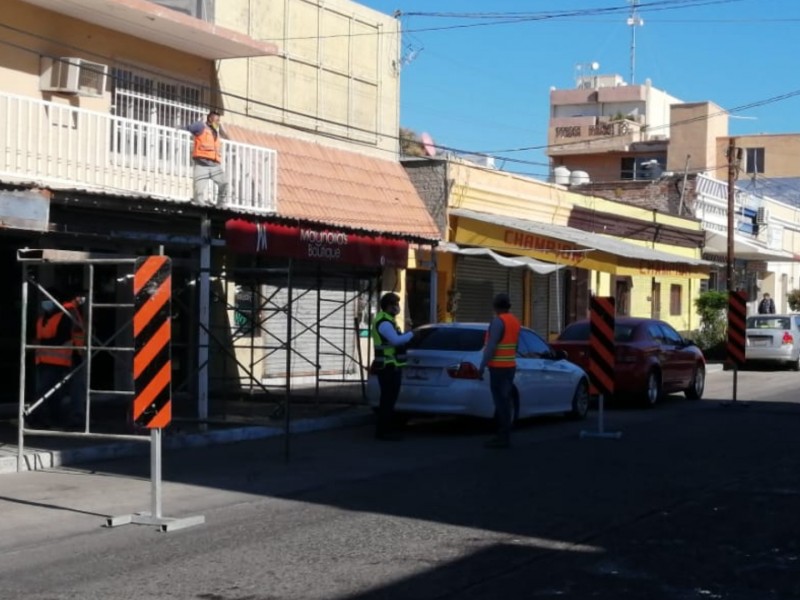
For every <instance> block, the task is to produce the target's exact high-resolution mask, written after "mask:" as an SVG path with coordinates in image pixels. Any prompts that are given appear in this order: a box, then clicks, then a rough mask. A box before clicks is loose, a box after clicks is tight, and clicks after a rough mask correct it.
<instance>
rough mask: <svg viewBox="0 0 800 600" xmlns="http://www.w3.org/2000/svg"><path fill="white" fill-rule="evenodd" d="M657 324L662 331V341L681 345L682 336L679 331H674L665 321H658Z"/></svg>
mask: <svg viewBox="0 0 800 600" xmlns="http://www.w3.org/2000/svg"><path fill="white" fill-rule="evenodd" d="M658 326H659V327H661V330H662V331H663V332H664V341H665V342H666V343H667V344H670V345H672V346H679V347H680V346H683V337H682V336H681V334H680V333H678V332H677V331H675V330H674V329H673V328H672V327H670V326H669V325H667V324H666V323H659V324H658Z"/></svg>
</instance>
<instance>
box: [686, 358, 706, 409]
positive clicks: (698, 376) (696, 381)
mask: <svg viewBox="0 0 800 600" xmlns="http://www.w3.org/2000/svg"><path fill="white" fill-rule="evenodd" d="M705 389H706V368H705V367H704V366H703V365H697V366H696V367H695V369H694V377H692V383H691V384H690V385H689V387H688V388H686V391H685V392H684V394H686V397H687V398H688V399H689V400H700V398H702V397H703V391H704V390H705Z"/></svg>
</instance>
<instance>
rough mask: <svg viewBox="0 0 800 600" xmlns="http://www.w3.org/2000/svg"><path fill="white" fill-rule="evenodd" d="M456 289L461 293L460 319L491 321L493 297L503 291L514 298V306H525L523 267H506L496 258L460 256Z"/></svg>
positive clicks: (458, 316)
mask: <svg viewBox="0 0 800 600" xmlns="http://www.w3.org/2000/svg"><path fill="white" fill-rule="evenodd" d="M457 261H458V263H457V266H456V289H457V290H458V291H459V293H460V294H461V297H460V299H459V301H458V311H457V312H456V320H458V321H462V322H464V321H479V322H487V321H489V320H491V318H492V317H493V316H494V312H493V310H492V300H493V299H494V295H495V294H498V293H500V292H505V293H507V294H508V295H509V296H510V298H511V310H512V312H516V313H517V314H519V311H520V310H522V288H523V279H522V274H523V273H522V269H509V268H507V267H503V266H501V265H499V264H498V263H497V261H495V260H494V259H492V258H488V257H479V256H459V257H458V259H457Z"/></svg>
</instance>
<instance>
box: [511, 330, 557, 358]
mask: <svg viewBox="0 0 800 600" xmlns="http://www.w3.org/2000/svg"><path fill="white" fill-rule="evenodd" d="M549 354H550V346H548V345H547V343H546V342H545V341H544V340H543V339H542V338H540V337H539V336H538V335H537V334H536V333H534V332H533V331H529V330H527V329H522V330H521V331H520V332H519V344H518V345H517V356H520V357H523V358H541V357H542V356H549Z"/></svg>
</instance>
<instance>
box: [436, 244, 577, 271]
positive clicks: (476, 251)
mask: <svg viewBox="0 0 800 600" xmlns="http://www.w3.org/2000/svg"><path fill="white" fill-rule="evenodd" d="M436 250H437V251H438V252H449V253H451V254H461V255H463V256H488V257H489V258H493V259H494V260H495V261H496V262H497V263H498V264H499V265H501V266H503V267H507V268H510V269H515V268H526V269H530V270H531V271H533V272H534V273H538V274H539V275H549V274H550V273H554V272H555V271H558V270H560V269H563V268H564V265H557V264H554V263H546V262H542V261H540V260H536V259H535V258H530V257H528V256H503V255H501V254H498V253H497V252H494V251H493V250H490V249H488V248H462V247H460V246H459V245H458V244H454V243H452V242H443V243H441V244H439V245H438V246H437V247H436Z"/></svg>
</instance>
